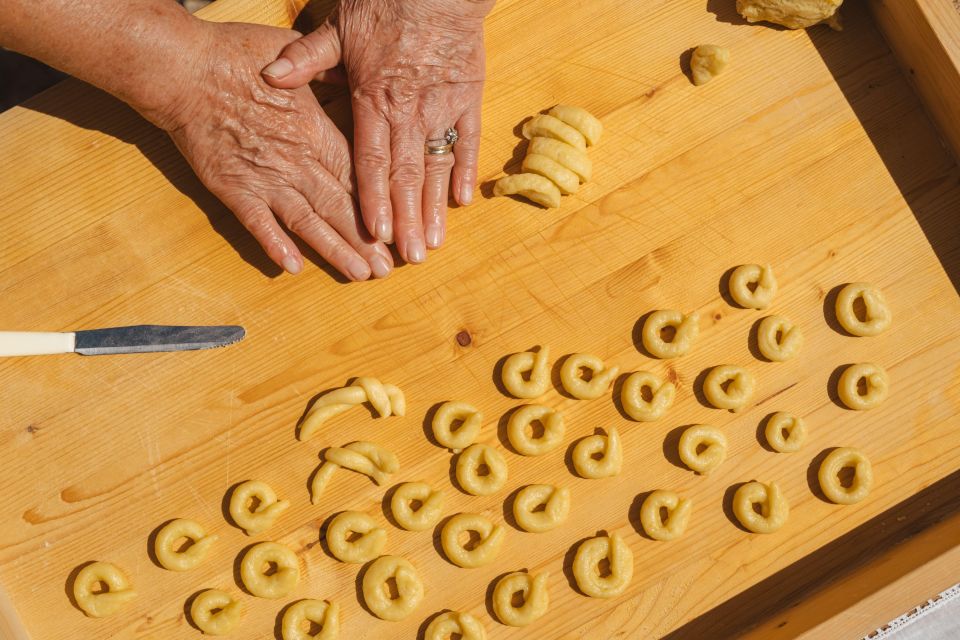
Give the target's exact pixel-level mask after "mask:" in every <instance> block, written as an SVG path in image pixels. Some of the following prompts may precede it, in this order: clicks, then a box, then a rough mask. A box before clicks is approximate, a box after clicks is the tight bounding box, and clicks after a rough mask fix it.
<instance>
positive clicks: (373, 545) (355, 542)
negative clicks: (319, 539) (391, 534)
mask: <svg viewBox="0 0 960 640" xmlns="http://www.w3.org/2000/svg"><path fill="white" fill-rule="evenodd" d="M326 540H327V547H328V548H329V549H330V553H331V554H333V557H334V558H336V559H337V560H339V561H340V562H349V563H353V564H363V563H364V562H369V561H370V560H373V559H374V558H376V557H377V556H379V555H380V554H381V553H383V548H384V547H385V546H386V545H387V531H386V529H384V528H383V527H381V526H379V525H377V522H376V521H375V520H374V519H373V518H371V517H370V516H368V515H367V514H365V513H362V512H360V511H344V512H342V513H338V514H337V515H335V516H334V517H333V518H331V519H330V524H328V525H327V534H326Z"/></svg>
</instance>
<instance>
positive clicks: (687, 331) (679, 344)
mask: <svg viewBox="0 0 960 640" xmlns="http://www.w3.org/2000/svg"><path fill="white" fill-rule="evenodd" d="M671 330H672V331H673V336H671V337H664V334H665V333H667V332H669V331H671ZM699 334H700V316H699V315H698V314H697V313H690V314H688V315H683V314H682V313H680V312H679V311H677V310H676V309H661V310H660V311H654V312H653V313H651V314H650V315H649V316H647V319H646V321H645V322H644V323H643V332H642V334H641V339H642V340H643V347H644V348H645V349H646V350H647V351H649V352H650V354H651V355H653V356H654V357H655V358H662V359H663V358H679V357H680V356H682V355H685V354H686V353H687V352H688V351H690V347H692V346H693V342H694V340H696V339H697V336H698V335H699Z"/></svg>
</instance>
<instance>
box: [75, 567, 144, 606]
mask: <svg viewBox="0 0 960 640" xmlns="http://www.w3.org/2000/svg"><path fill="white" fill-rule="evenodd" d="M101 585H106V590H105V591H101V590H100V589H101ZM135 597H137V592H136V591H135V590H134V588H133V587H132V586H130V580H129V579H128V578H127V576H126V574H124V573H123V571H121V570H120V569H119V568H118V567H117V566H116V565H114V564H111V563H109V562H91V563H90V564H88V565H87V566H85V567H84V568H82V569H80V571H79V572H78V573H77V577H76V579H75V580H74V581H73V599H74V600H75V601H76V603H77V606H78V607H80V609H81V610H82V611H83V612H84V613H85V614H87V615H88V616H90V617H91V618H103V617H106V616H111V615H113V614H115V613H117V612H118V611H120V609H122V608H123V607H124V605H126V604H127V603H128V602H130V601H131V600H133V599H134V598H135Z"/></svg>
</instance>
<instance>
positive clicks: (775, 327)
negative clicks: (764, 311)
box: [757, 316, 803, 362]
mask: <svg viewBox="0 0 960 640" xmlns="http://www.w3.org/2000/svg"><path fill="white" fill-rule="evenodd" d="M757 347H758V348H759V349H760V353H761V354H763V357H764V358H766V359H767V360H772V361H773V362H785V361H786V360H789V359H790V358H793V357H794V356H796V355H797V354H798V353H800V348H801V347H803V332H802V331H800V327H798V326H797V325H795V324H793V323H792V322H791V321H790V320H788V319H787V318H784V317H783V316H767V317H766V318H764V319H763V320H761V321H760V326H759V327H757Z"/></svg>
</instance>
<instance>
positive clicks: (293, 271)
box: [280, 254, 303, 276]
mask: <svg viewBox="0 0 960 640" xmlns="http://www.w3.org/2000/svg"><path fill="white" fill-rule="evenodd" d="M280 266H281V267H283V270H284V271H286V272H287V273H289V274H290V275H292V276H295V275H297V274H298V273H300V272H301V271H303V258H302V257H301V256H299V255H296V256H295V255H293V254H287V255H285V256H284V257H283V260H282V261H281V263H280Z"/></svg>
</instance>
